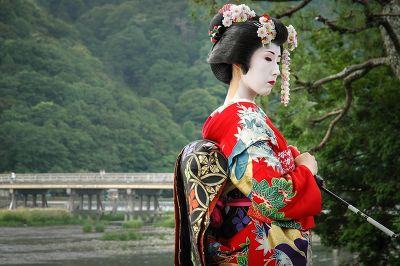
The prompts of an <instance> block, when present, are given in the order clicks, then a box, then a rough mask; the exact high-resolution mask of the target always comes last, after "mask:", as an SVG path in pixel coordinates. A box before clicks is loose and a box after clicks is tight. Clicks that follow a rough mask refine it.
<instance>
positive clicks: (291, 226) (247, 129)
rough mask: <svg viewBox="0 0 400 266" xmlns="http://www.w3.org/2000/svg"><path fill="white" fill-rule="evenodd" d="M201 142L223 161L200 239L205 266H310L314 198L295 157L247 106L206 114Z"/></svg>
mask: <svg viewBox="0 0 400 266" xmlns="http://www.w3.org/2000/svg"><path fill="white" fill-rule="evenodd" d="M203 138H204V139H207V140H211V141H214V142H215V143H217V145H218V146H219V148H220V149H221V151H222V153H223V154H224V155H225V156H226V158H228V176H229V181H228V182H227V183H226V184H225V186H224V188H223V192H222V194H221V196H220V198H219V200H218V203H217V205H216V206H217V207H216V208H215V210H214V212H213V215H211V216H212V217H211V224H210V226H209V230H208V231H209V232H208V234H206V236H205V237H206V240H205V242H206V246H205V253H206V254H205V257H206V259H207V265H213V264H214V265H251V266H257V265H267V266H270V265H286V266H289V265H310V263H311V234H310V230H309V229H311V228H313V227H314V225H315V224H314V218H313V216H314V215H317V214H318V213H319V212H320V211H321V192H320V190H319V188H318V186H317V184H316V182H315V181H314V177H313V175H312V173H311V172H310V170H309V169H308V168H307V167H306V166H304V165H299V166H296V165H295V163H294V157H296V156H297V155H299V152H298V151H297V150H296V149H295V148H294V147H292V146H288V145H287V143H286V140H285V139H284V137H283V136H282V135H281V133H280V132H279V131H278V130H277V129H276V128H275V126H274V125H273V124H272V122H271V120H270V119H269V118H268V117H267V116H266V114H265V113H264V112H263V111H262V109H261V108H260V107H258V106H257V105H256V104H255V103H253V102H247V101H241V102H235V103H230V104H229V105H224V106H221V107H220V108H219V109H217V110H216V111H214V112H213V113H212V114H211V115H210V116H209V117H208V119H207V121H206V122H205V124H204V126H203ZM215 212H220V213H217V215H215V214H216V213H215ZM213 217H214V219H213ZM215 217H217V218H218V219H215ZM221 217H222V218H221Z"/></svg>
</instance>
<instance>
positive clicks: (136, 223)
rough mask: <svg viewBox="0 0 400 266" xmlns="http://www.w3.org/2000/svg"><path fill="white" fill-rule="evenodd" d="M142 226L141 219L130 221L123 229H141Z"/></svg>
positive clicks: (123, 225) (125, 223) (124, 224)
mask: <svg viewBox="0 0 400 266" xmlns="http://www.w3.org/2000/svg"><path fill="white" fill-rule="evenodd" d="M142 226H143V221H142V219H140V218H139V219H135V220H130V221H127V222H124V223H123V224H122V227H123V228H126V229H132V228H140V227H142Z"/></svg>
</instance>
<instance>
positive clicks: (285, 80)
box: [209, 4, 297, 106]
mask: <svg viewBox="0 0 400 266" xmlns="http://www.w3.org/2000/svg"><path fill="white" fill-rule="evenodd" d="M219 13H220V14H222V15H223V20H222V25H219V26H214V28H213V30H212V31H209V37H210V38H211V42H213V43H214V44H215V43H216V42H218V40H219V39H220V38H221V34H220V29H221V27H222V26H224V27H225V28H228V27H230V26H231V25H232V24H233V23H239V22H245V21H247V20H250V19H252V18H254V17H256V13H255V12H254V11H253V10H251V9H250V8H249V7H248V6H247V5H244V4H241V5H234V4H226V5H224V6H223V7H222V8H221V9H220V10H219ZM254 25H256V26H257V27H258V30H257V36H258V37H260V39H261V43H262V45H263V47H265V46H266V45H268V44H270V43H271V41H272V40H273V39H275V37H276V30H275V24H274V22H273V20H272V19H271V18H270V16H269V15H268V14H263V15H262V16H260V18H259V20H258V22H257V21H256V22H255V23H254ZM286 29H287V31H288V38H287V48H285V49H284V50H283V52H282V58H281V61H282V73H281V77H282V82H281V103H283V104H284V105H285V106H287V105H288V103H289V99H290V98H289V95H290V89H289V85H290V84H289V80H290V78H289V75H290V68H289V65H290V57H289V56H290V53H289V50H290V51H293V50H294V49H295V48H296V47H297V33H296V30H295V29H294V27H293V26H292V25H289V26H288V27H286Z"/></svg>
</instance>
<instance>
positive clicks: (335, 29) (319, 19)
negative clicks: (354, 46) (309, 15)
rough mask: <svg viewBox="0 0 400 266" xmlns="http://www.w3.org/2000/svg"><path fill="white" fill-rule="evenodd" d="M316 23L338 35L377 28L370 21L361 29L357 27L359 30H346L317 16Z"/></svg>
mask: <svg viewBox="0 0 400 266" xmlns="http://www.w3.org/2000/svg"><path fill="white" fill-rule="evenodd" d="M315 20H316V21H319V22H322V23H324V24H325V25H327V26H328V28H329V29H331V30H333V31H337V32H339V33H340V34H344V33H357V32H361V31H363V30H366V29H369V28H372V27H374V26H377V23H374V22H372V21H370V22H369V23H367V24H366V25H364V26H363V27H359V28H354V29H352V28H346V27H341V26H338V25H336V24H335V23H334V22H333V21H330V20H328V19H327V18H325V17H323V16H321V15H319V16H316V17H315Z"/></svg>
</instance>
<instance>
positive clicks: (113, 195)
mask: <svg viewBox="0 0 400 266" xmlns="http://www.w3.org/2000/svg"><path fill="white" fill-rule="evenodd" d="M108 198H109V200H110V203H111V213H112V214H115V213H116V212H117V210H118V189H109V190H108Z"/></svg>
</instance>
